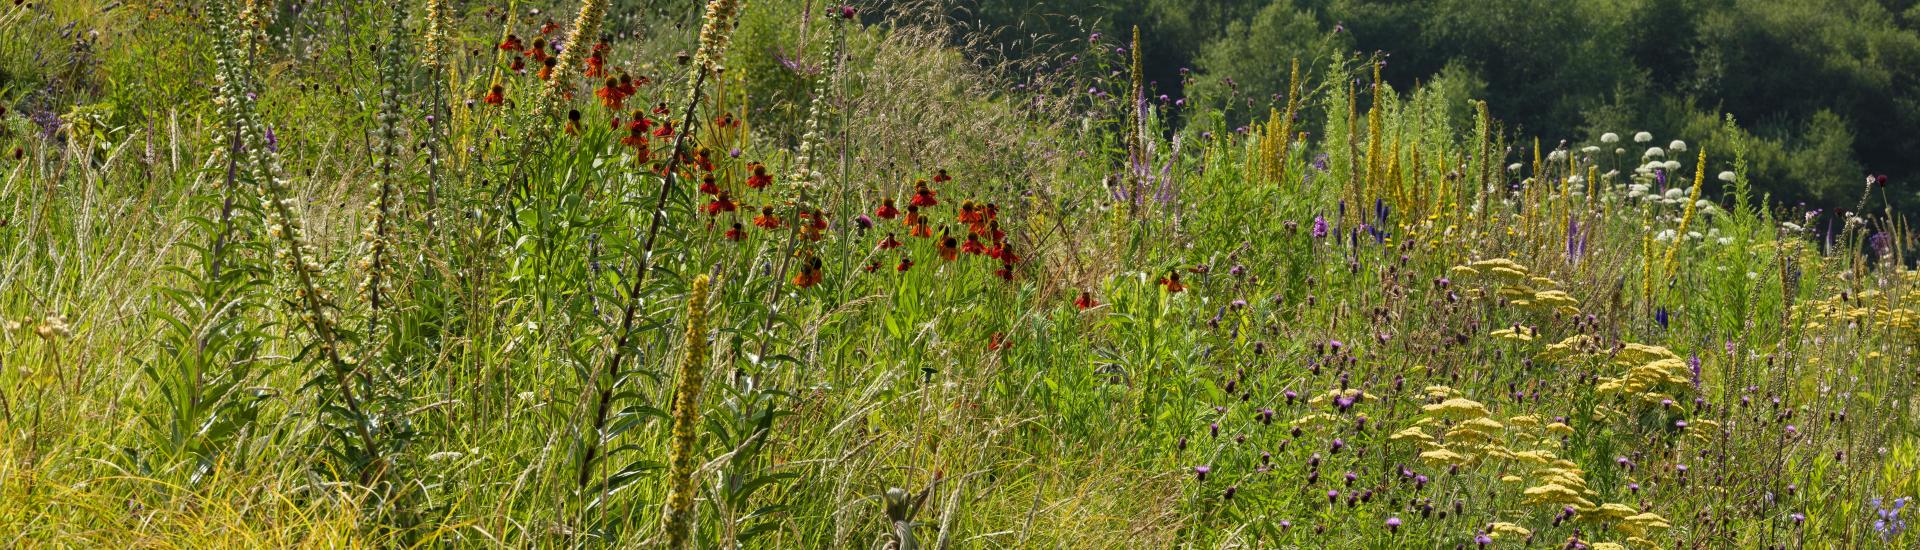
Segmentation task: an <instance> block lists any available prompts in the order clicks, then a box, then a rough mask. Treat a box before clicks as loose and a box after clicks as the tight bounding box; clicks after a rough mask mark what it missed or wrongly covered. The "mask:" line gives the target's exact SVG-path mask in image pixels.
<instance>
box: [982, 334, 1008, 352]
mask: <svg viewBox="0 0 1920 550" xmlns="http://www.w3.org/2000/svg"><path fill="white" fill-rule="evenodd" d="M1004 349H1007V335H1006V333H1002V332H995V333H993V335H992V336H988V337H987V351H1000V350H1004Z"/></svg>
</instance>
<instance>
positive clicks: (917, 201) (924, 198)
mask: <svg viewBox="0 0 1920 550" xmlns="http://www.w3.org/2000/svg"><path fill="white" fill-rule="evenodd" d="M937 204H940V199H937V198H934V193H933V190H932V189H929V188H927V181H926V180H920V181H916V182H913V199H912V200H909V201H907V205H908V206H918V207H921V208H926V207H929V206H934V205H937Z"/></svg>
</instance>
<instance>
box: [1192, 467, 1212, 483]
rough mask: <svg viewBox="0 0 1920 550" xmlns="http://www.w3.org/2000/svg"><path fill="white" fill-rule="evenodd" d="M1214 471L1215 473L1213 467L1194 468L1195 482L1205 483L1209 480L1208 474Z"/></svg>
mask: <svg viewBox="0 0 1920 550" xmlns="http://www.w3.org/2000/svg"><path fill="white" fill-rule="evenodd" d="M1212 471H1213V468H1212V467H1208V466H1194V467H1193V479H1194V480H1195V481H1202V482H1204V481H1206V480H1207V473H1208V472H1212Z"/></svg>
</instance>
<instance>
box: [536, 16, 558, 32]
mask: <svg viewBox="0 0 1920 550" xmlns="http://www.w3.org/2000/svg"><path fill="white" fill-rule="evenodd" d="M557 30H560V24H559V23H555V22H553V20H552V19H548V20H547V22H546V23H542V24H541V25H540V34H553V31H557Z"/></svg>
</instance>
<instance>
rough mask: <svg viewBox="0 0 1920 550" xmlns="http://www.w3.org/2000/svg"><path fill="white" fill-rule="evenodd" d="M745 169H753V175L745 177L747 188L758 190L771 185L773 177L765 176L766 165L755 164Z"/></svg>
mask: <svg viewBox="0 0 1920 550" xmlns="http://www.w3.org/2000/svg"><path fill="white" fill-rule="evenodd" d="M747 167H748V168H751V169H753V175H751V176H747V188H749V189H760V188H763V187H766V186H768V185H773V176H770V175H767V165H765V164H760V163H758V162H755V163H752V164H748V165H747Z"/></svg>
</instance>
